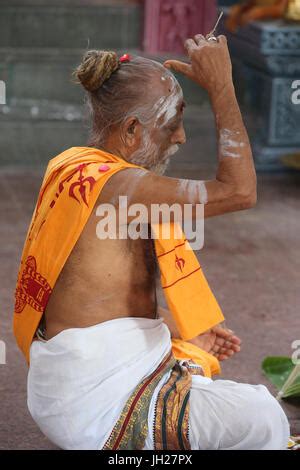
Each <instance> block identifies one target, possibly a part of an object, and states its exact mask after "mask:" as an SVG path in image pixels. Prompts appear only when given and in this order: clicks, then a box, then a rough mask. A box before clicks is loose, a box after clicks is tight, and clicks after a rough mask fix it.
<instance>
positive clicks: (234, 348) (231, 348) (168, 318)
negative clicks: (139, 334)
mask: <svg viewBox="0 0 300 470" xmlns="http://www.w3.org/2000/svg"><path fill="white" fill-rule="evenodd" d="M157 312H158V316H159V317H162V318H163V319H164V321H165V323H166V325H167V326H168V328H169V330H170V333H171V337H172V338H176V339H181V336H180V333H179V331H178V330H177V327H176V323H175V321H174V318H173V316H172V314H171V312H170V311H169V310H168V309H166V308H163V307H160V306H159V307H158V308H157ZM187 342H188V343H191V344H195V345H196V346H198V347H199V348H201V349H204V351H206V352H208V353H210V354H212V355H213V356H215V357H216V358H217V359H219V361H224V360H226V359H228V358H229V357H231V356H233V355H234V354H235V353H237V352H239V351H240V349H241V347H240V345H241V340H240V338H238V336H235V334H234V333H233V331H232V330H229V329H228V328H225V327H224V326H222V325H217V326H215V327H214V328H212V329H211V330H208V331H206V332H205V333H203V334H201V335H199V336H196V337H195V338H193V339H190V340H187Z"/></svg>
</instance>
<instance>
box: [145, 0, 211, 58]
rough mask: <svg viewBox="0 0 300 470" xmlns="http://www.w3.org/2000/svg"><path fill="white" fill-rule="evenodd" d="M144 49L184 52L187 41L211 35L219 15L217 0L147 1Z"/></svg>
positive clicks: (149, 50)
mask: <svg viewBox="0 0 300 470" xmlns="http://www.w3.org/2000/svg"><path fill="white" fill-rule="evenodd" d="M144 17H145V25H144V50H145V51H146V52H149V53H158V52H174V53H179V54H182V53H183V52H184V48H183V42H184V41H185V39H187V38H188V37H192V36H194V35H195V34H198V33H200V34H207V33H208V32H209V31H210V30H211V29H212V27H213V23H214V21H215V18H216V2H215V0H146V1H145V13H144Z"/></svg>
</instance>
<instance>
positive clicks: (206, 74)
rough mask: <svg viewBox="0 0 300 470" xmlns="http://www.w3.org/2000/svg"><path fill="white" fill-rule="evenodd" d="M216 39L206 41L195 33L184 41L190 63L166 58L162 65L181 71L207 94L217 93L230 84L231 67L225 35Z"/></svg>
mask: <svg viewBox="0 0 300 470" xmlns="http://www.w3.org/2000/svg"><path fill="white" fill-rule="evenodd" d="M217 39H218V41H207V40H206V39H205V37H204V36H202V35H201V34H197V35H196V36H194V38H193V39H187V40H186V41H185V43H184V46H185V49H186V51H187V53H188V56H189V59H190V64H186V63H184V62H181V61H178V60H167V61H165V62H164V66H165V67H167V68H172V69H173V70H174V71H175V72H181V73H183V74H184V75H186V76H187V77H188V78H190V79H191V80H193V81H194V82H196V83H198V84H199V85H200V86H202V87H203V88H205V89H206V90H207V91H208V93H209V94H213V93H219V92H220V91H222V90H223V89H224V88H225V87H227V86H228V85H232V67H231V60H230V55H229V51H228V47H227V40H226V37H225V36H218V38H217Z"/></svg>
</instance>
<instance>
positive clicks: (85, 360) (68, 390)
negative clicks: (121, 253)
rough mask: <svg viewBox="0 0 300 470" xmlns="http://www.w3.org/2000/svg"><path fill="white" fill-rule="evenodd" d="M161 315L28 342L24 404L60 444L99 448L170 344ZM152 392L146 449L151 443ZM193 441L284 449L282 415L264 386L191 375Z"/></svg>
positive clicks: (195, 445) (285, 424)
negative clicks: (29, 344)
mask: <svg viewBox="0 0 300 470" xmlns="http://www.w3.org/2000/svg"><path fill="white" fill-rule="evenodd" d="M171 346H172V344H171V337H170V332H169V329H168V327H167V326H166V325H165V323H164V322H163V319H157V320H152V319H146V318H140V317H139V318H136V317H126V318H118V319H114V320H109V321H106V322H103V323H100V324H98V325H95V326H92V327H88V328H72V329H67V330H64V331H62V332H61V333H59V334H58V335H56V336H55V337H53V338H51V339H50V340H48V341H46V342H42V341H34V342H33V343H32V345H31V349H30V368H29V373H28V384H27V389H28V408H29V411H30V413H31V416H32V418H33V419H34V421H35V422H36V423H37V425H38V426H39V428H40V429H41V431H42V432H43V433H44V434H45V435H46V436H47V437H48V438H49V439H50V440H51V441H52V442H54V443H55V444H56V445H58V446H59V447H61V448H62V449H102V447H103V445H104V444H105V442H106V440H107V439H108V437H109V435H110V433H111V430H112V428H113V427H114V425H115V423H116V422H117V421H118V418H119V416H120V414H121V411H122V409H123V407H124V405H125V403H126V401H127V399H128V398H129V396H130V395H131V393H132V392H133V390H134V389H135V387H136V386H137V385H138V384H139V383H140V382H141V381H142V380H143V379H144V378H145V377H147V376H148V375H150V374H151V373H152V372H153V371H154V370H155V369H156V368H157V367H158V365H159V364H160V363H161V361H162V359H163V358H164V357H165V356H166V354H167V353H168V351H170V349H171ZM169 376H170V371H169V372H166V373H165V374H164V375H163V377H162V378H161V380H160V382H159V383H158V385H157V386H156V388H155V391H154V393H153V395H152V398H151V402H150V408H149V414H148V435H147V438H146V442H145V447H144V449H154V443H153V421H154V407H155V401H156V398H157V395H158V392H159V390H160V389H161V387H162V386H163V384H164V383H165V382H166V381H167V380H168V378H169ZM189 427H190V433H189V438H190V444H191V448H192V449H193V450H195V449H285V448H286V445H287V442H288V438H289V425H288V421H287V418H286V416H285V414H284V412H283V410H282V409H281V407H280V405H279V404H278V402H277V401H276V400H275V399H274V398H273V397H272V395H271V394H270V393H269V392H268V390H267V389H266V387H264V386H263V385H248V384H239V383H235V382H232V381H228V380H215V381H212V380H211V379H208V378H205V377H201V376H199V375H193V376H192V387H191V392H190V415H189Z"/></svg>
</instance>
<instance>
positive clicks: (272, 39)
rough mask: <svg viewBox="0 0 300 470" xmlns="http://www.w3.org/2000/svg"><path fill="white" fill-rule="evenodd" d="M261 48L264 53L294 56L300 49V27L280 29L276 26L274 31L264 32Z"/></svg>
mask: <svg viewBox="0 0 300 470" xmlns="http://www.w3.org/2000/svg"><path fill="white" fill-rule="evenodd" d="M261 48H262V52H264V53H269V54H270V53H272V54H293V53H296V52H298V51H299V49H300V26H299V25H298V27H290V29H288V27H287V26H286V25H285V26H283V27H282V29H280V27H279V26H277V25H276V26H275V27H274V30H271V31H270V30H269V31H263V34H262V39H261Z"/></svg>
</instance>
